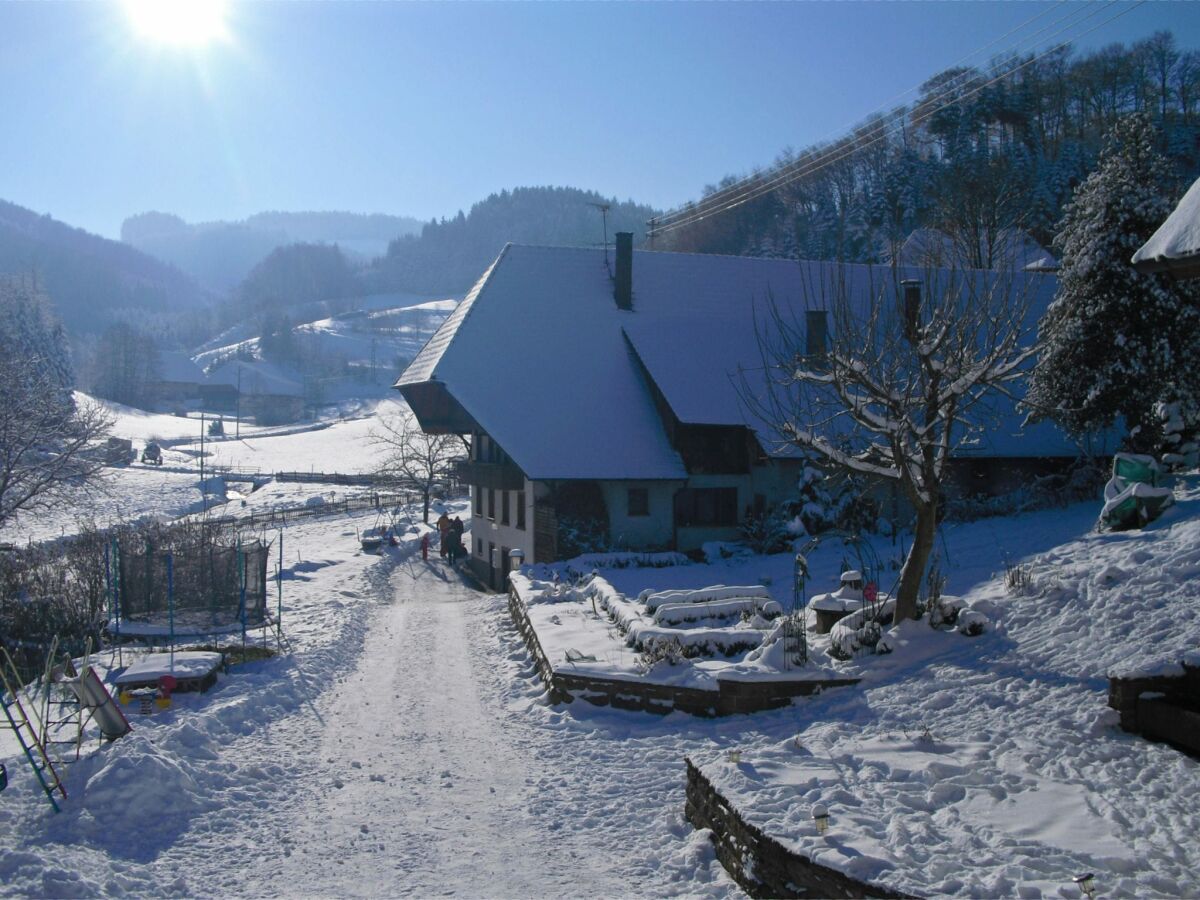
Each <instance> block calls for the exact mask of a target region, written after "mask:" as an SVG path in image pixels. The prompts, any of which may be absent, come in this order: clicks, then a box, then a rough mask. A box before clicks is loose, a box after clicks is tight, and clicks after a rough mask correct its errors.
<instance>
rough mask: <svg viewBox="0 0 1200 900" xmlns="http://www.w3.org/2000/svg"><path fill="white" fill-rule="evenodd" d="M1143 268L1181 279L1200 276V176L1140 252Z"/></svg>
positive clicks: (1137, 262) (1139, 264)
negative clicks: (1167, 273) (1166, 273)
mask: <svg viewBox="0 0 1200 900" xmlns="http://www.w3.org/2000/svg"><path fill="white" fill-rule="evenodd" d="M1133 264H1134V265H1135V266H1136V267H1137V268H1138V269H1140V270H1141V271H1143V272H1169V273H1171V274H1172V275H1173V276H1175V277H1176V278H1179V279H1188V278H1200V179H1197V180H1196V182H1195V183H1194V184H1193V185H1192V186H1191V187H1190V188H1188V192H1187V193H1186V194H1184V195H1183V199H1182V200H1180V201H1179V205H1178V206H1176V207H1175V210H1174V211H1173V212H1172V213H1171V215H1169V216H1168V217H1167V220H1166V221H1165V222H1163V223H1162V225H1160V226H1159V227H1158V230H1157V231H1155V232H1154V234H1152V235H1151V236H1150V240H1148V241H1146V243H1145V244H1143V245H1142V247H1141V248H1139V249H1138V251H1137V253H1135V254H1133Z"/></svg>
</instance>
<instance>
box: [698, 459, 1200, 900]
mask: <svg viewBox="0 0 1200 900" xmlns="http://www.w3.org/2000/svg"><path fill="white" fill-rule="evenodd" d="M1176 491H1177V496H1178V501H1179V502H1178V504H1177V506H1176V507H1175V508H1173V509H1170V510H1167V511H1166V513H1164V516H1163V518H1162V519H1161V520H1159V521H1158V522H1156V523H1154V525H1152V526H1151V527H1149V528H1146V529H1143V530H1140V531H1132V532H1125V533H1121V534H1100V533H1096V532H1095V531H1094V530H1093V529H1092V527H1091V524H1092V523H1091V521H1090V520H1091V517H1092V516H1094V514H1095V509H1096V504H1080V505H1079V506H1077V507H1073V508H1072V509H1070V510H1066V511H1062V512H1058V513H1054V512H1045V513H1040V514H1037V515H1034V516H1022V517H1019V518H1016V519H1012V520H1000V521H991V522H986V521H985V522H980V523H974V524H972V525H968V526H957V527H948V528H946V547H947V549H948V552H949V554H950V558H951V559H960V560H961V559H968V558H974V559H975V560H976V563H975V564H976V565H977V564H979V563H981V562H982V561H983V559H984V558H985V555H986V552H987V550H986V548H985V547H984V545H985V544H986V543H989V542H990V543H992V544H995V543H1000V544H1002V545H1004V546H1003V547H1002V548H1001V552H1005V551H1007V552H1009V553H1012V552H1014V551H1015V553H1017V554H1019V556H1018V558H1020V556H1024V559H1023V561H1022V562H1021V563H1020V564H1019V565H1015V564H1010V566H1009V568H1008V571H1007V573H1005V572H1002V571H997V572H996V574H995V575H993V576H992V577H990V578H989V577H986V576H985V577H981V578H978V579H971V578H968V579H966V584H965V585H964V590H963V596H962V598H961V600H960V601H959V602H957V603H952V604H948V605H949V606H950V607H957V610H958V612H957V618H956V623H955V625H954V626H953V627H954V628H955V629H958V628H962V629H964V630H966V631H972V630H976V626H977V625H978V619H977V618H976V616H977V615H980V614H982V612H983V611H986V612H987V613H988V615H987V618H988V620H989V621H990V622H991V627H989V628H987V629H986V630H985V631H984V632H983V633H981V634H979V635H977V636H974V637H971V638H969V639H964V638H962V637H954V638H953V642H951V643H948V644H947V643H941V644H940V645H936V644H935V643H933V642H931V639H930V635H933V634H935V631H934V629H931V628H930V627H929V622H928V620H925V621H915V622H910V623H906V624H905V625H903V626H902V627H901V628H900V629H898V630H895V631H893V632H892V636H893V639H894V644H895V650H894V652H893V653H892V654H890V655H887V656H883V657H875V658H874V661H875V662H876V665H875V666H874V667H872V668H871V670H870V671H868V672H865V673H864V678H863V681H862V682H861V684H860V686H859V688H858V689H856V690H855V691H852V692H832V693H829V694H826V695H824V696H822V697H816V698H811V699H809V700H807V701H805V702H804V711H803V713H802V714H801V713H799V712H798V713H797V715H796V718H795V721H794V724H793V729H792V730H791V733H781V732H775V733H773V734H772V735H765V734H764V735H746V736H745V737H744V738H743V739H741V740H735V741H733V742H731V745H730V747H729V748H725V749H719V750H718V749H709V750H706V751H704V752H701V753H696V754H692V755H690V758H691V761H692V763H693V764H694V766H695V767H696V770H697V772H698V773H699V774H698V780H699V778H702V779H703V781H704V782H706V783H708V784H710V785H711V787H712V789H713V790H714V791H716V792H717V793H719V795H720V797H721V798H723V799H722V802H724V803H727V804H728V806H729V807H732V808H733V809H735V810H736V811H738V813H739V814H740V817H741V818H742V819H743V820H744V821H745V823H746V824H748V825H749V826H751V827H752V828H754V829H759V830H761V832H763V833H765V834H766V835H767V836H769V837H770V838H772V839H774V840H775V841H778V842H779V844H781V845H782V846H783V847H785V848H786V849H787V850H788V851H789V852H790V853H792V854H794V856H795V857H796V858H797V859H799V860H802V861H803V860H808V861H811V862H812V863H815V864H816V865H818V866H822V867H827V868H828V869H832V870H834V871H835V872H837V873H841V874H843V875H846V876H849V877H852V878H854V879H857V880H859V881H864V882H869V883H871V884H874V885H877V886H880V887H883V888H885V889H888V890H892V891H895V892H899V893H904V894H909V895H916V896H959V897H1052V896H1053V897H1064V898H1079V897H1081V896H1082V894H1081V891H1080V889H1079V887H1078V886H1077V884H1076V883H1075V881H1074V879H1075V878H1076V877H1077V876H1081V875H1083V874H1085V873H1093V874H1094V876H1095V883H1096V887H1097V891H1098V896H1139V897H1181V896H1194V895H1195V894H1196V893H1197V891H1198V890H1200V881H1197V877H1196V874H1195V873H1196V872H1197V871H1200V843H1197V841H1196V839H1195V834H1196V827H1197V824H1200V823H1198V821H1197V817H1196V812H1195V809H1194V806H1195V804H1194V798H1195V796H1196V794H1197V793H1198V792H1200V765H1198V764H1197V762H1196V761H1195V760H1194V759H1192V758H1190V757H1189V756H1187V755H1184V754H1183V753H1180V752H1178V751H1176V750H1173V749H1171V748H1169V747H1167V746H1166V745H1163V744H1155V743H1151V742H1148V741H1145V740H1143V739H1142V738H1140V737H1137V736H1135V735H1131V734H1128V733H1126V732H1124V731H1122V730H1121V728H1120V727H1119V724H1118V713H1117V711H1116V710H1114V709H1109V708H1108V706H1107V701H1108V696H1107V694H1108V690H1107V689H1108V683H1107V679H1106V677H1105V676H1106V675H1108V674H1120V675H1123V676H1125V677H1149V676H1150V675H1152V674H1153V675H1167V674H1176V673H1181V672H1182V671H1184V667H1185V666H1186V665H1188V664H1189V663H1191V662H1194V661H1195V660H1196V659H1197V654H1196V652H1195V648H1196V647H1197V646H1198V645H1200V606H1198V605H1197V604H1196V602H1195V597H1196V593H1197V591H1198V590H1200V584H1198V582H1197V577H1196V576H1197V574H1200V551H1198V550H1197V547H1200V540H1198V539H1200V491H1198V490H1197V486H1196V480H1195V479H1194V478H1192V479H1181V481H1180V483H1178V484H1177V485H1176ZM1056 519H1057V521H1055V520H1056ZM1063 527H1065V528H1068V529H1074V535H1073V536H1070V537H1060V538H1058V539H1051V540H1050V541H1049V542H1048V543H1047V541H1046V539H1047V538H1048V537H1050V535H1051V533H1052V532H1053V531H1054V530H1055V529H1058V528H1063ZM1039 544H1041V545H1042V549H1040V550H1038V549H1036V548H1037V547H1038V545H1039ZM968 551H969V555H968ZM1030 551H1033V552H1030ZM992 552H993V553H995V552H996V550H995V549H993V550H992ZM1014 572H1018V573H1019V574H1020V577H1019V578H1018V577H1013V573H1014ZM948 611H953V610H948ZM844 621H845V620H844ZM839 624H841V623H839ZM853 624H854V623H853V622H852V621H849V622H846V628H847V629H849V628H850V627H851V626H852V625H853ZM940 627H941V628H942V629H946V630H947V631H948V630H949V629H950V627H951V626H950V624H949V623H948V622H943V623H942V624H941V625H940ZM946 637H947V639H949V638H950V637H951V636H950V635H946ZM934 649H936V650H937V652H936V653H934V652H930V651H933V650H934ZM822 808H823V809H824V810H825V811H827V812H828V814H829V826H828V830H827V831H825V832H824V833H820V831H819V829H818V827H817V825H816V823H815V821H814V818H813V814H814V811H817V812H819V811H821V809H822Z"/></svg>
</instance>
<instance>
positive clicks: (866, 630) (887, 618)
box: [828, 599, 896, 660]
mask: <svg viewBox="0 0 1200 900" xmlns="http://www.w3.org/2000/svg"><path fill="white" fill-rule="evenodd" d="M895 609H896V601H895V600H891V599H889V600H885V601H884V602H883V603H881V604H880V605H879V606H878V607H875V608H864V609H860V610H859V611H858V612H854V613H851V614H850V615H848V616H846V617H845V618H844V619H841V620H839V621H838V622H837V623H835V624H834V626H833V628H832V629H830V632H829V650H828V653H829V655H830V656H832V657H833V658H834V659H841V660H847V659H853V658H854V655H855V654H856V653H857V652H858V651H860V650H868V651H870V652H874V651H875V645H876V644H877V643H879V639H880V638H881V637H883V624H882V623H884V622H891V621H892V614H893V613H894V612H895Z"/></svg>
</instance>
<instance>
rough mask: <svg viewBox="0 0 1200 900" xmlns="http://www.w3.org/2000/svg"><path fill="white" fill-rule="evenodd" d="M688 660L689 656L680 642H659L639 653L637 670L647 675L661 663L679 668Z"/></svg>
mask: <svg viewBox="0 0 1200 900" xmlns="http://www.w3.org/2000/svg"><path fill="white" fill-rule="evenodd" d="M686 658H687V654H686V653H684V649H683V645H682V644H681V643H679V641H659V642H657V643H652V644H649V645H647V646H646V647H645V648H644V649H643V650H642V651H641V652H640V653H638V655H637V669H638V671H639V672H641V673H642V674H643V675H645V674H647V673H649V672H650V671H651V670H652V669H654V668H655V667H656V666H658V665H659V664H660V663H666V664H667V665H668V666H677V665H679V664H680V663H681V662H683V661H684V659H686Z"/></svg>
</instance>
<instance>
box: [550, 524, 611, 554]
mask: <svg viewBox="0 0 1200 900" xmlns="http://www.w3.org/2000/svg"><path fill="white" fill-rule="evenodd" d="M609 549H611V548H610V547H609V543H608V529H607V527H606V525H605V523H604V522H602V521H601V520H600V519H597V518H591V517H586V518H582V517H575V516H563V517H561V518H559V520H558V555H559V556H561V557H563V558H564V559H572V558H573V557H577V556H583V555H584V554H592V553H606V552H607V551H608V550H609Z"/></svg>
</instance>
